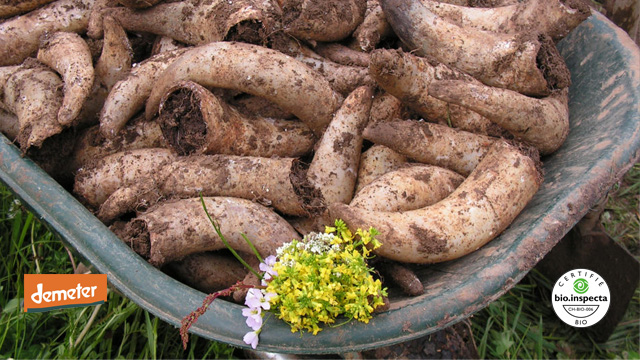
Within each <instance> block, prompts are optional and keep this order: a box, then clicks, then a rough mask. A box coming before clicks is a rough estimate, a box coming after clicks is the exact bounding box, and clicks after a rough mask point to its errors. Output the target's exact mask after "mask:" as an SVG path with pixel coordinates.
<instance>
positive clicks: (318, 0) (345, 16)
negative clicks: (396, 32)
mask: <svg viewBox="0 0 640 360" xmlns="http://www.w3.org/2000/svg"><path fill="white" fill-rule="evenodd" d="M366 10H367V2H366V0H283V1H282V13H283V19H282V23H283V28H284V31H285V32H286V33H288V34H290V35H293V36H294V37H296V38H298V39H300V40H312V41H327V42H330V41H339V40H342V39H344V38H346V37H347V36H349V35H350V34H351V33H352V32H353V31H354V30H355V29H356V27H357V26H358V25H360V23H361V22H362V20H363V19H364V14H365V11H366Z"/></svg>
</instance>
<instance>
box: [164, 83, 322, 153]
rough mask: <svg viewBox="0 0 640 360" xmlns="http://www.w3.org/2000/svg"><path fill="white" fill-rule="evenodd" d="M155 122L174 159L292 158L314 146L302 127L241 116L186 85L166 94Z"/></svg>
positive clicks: (296, 123)
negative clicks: (226, 156) (219, 156)
mask: <svg viewBox="0 0 640 360" xmlns="http://www.w3.org/2000/svg"><path fill="white" fill-rule="evenodd" d="M158 121H159V122H160V126H161V128H162V132H163V134H164V136H165V139H167V143H168V144H169V145H170V146H171V148H172V149H174V150H175V151H176V152H177V153H178V154H179V155H191V154H230V155H248V156H262V157H272V156H276V157H298V156H302V155H304V154H307V153H309V152H311V150H312V149H313V145H314V143H315V136H314V134H313V132H312V131H311V130H310V129H309V127H308V126H306V125H305V124H303V123H302V122H299V121H290V120H277V119H269V118H262V117H257V116H252V117H250V116H245V115H242V114H241V113H239V112H238V111H237V110H235V109H233V108H232V107H230V106H228V105H227V104H225V103H224V102H222V101H221V100H220V99H219V98H218V97H217V96H215V95H213V94H212V93H211V92H210V91H209V90H207V89H205V88H204V87H202V86H200V85H198V84H197V83H194V82H191V81H184V82H180V83H178V84H176V85H175V86H173V87H172V88H170V89H169V91H168V92H167V94H166V95H165V96H164V98H163V100H162V102H161V103H160V116H159V119H158Z"/></svg>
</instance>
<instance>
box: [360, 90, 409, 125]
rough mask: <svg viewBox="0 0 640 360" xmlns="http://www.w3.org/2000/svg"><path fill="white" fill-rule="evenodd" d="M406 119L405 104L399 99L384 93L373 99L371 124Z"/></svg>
mask: <svg viewBox="0 0 640 360" xmlns="http://www.w3.org/2000/svg"><path fill="white" fill-rule="evenodd" d="M404 117H405V109H404V104H403V103H402V101H400V99H398V98H397V97H395V96H393V95H391V94H389V93H387V92H382V93H379V94H377V95H375V97H374V98H373V103H372V104H371V115H370V116H369V124H375V123H377V122H381V121H382V122H384V121H391V120H395V119H403V118H404Z"/></svg>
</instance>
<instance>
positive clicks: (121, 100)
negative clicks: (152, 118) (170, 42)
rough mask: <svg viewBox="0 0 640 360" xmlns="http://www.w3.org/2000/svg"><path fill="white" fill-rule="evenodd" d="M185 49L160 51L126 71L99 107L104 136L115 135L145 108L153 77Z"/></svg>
mask: <svg viewBox="0 0 640 360" xmlns="http://www.w3.org/2000/svg"><path fill="white" fill-rule="evenodd" d="M185 51H187V49H178V50H174V51H170V52H165V53H161V54H158V55H155V56H152V57H150V58H149V59H147V60H145V61H143V62H141V63H140V64H136V65H134V66H133V68H132V69H131V72H130V73H129V75H128V76H127V77H126V78H125V79H123V80H122V81H120V82H118V83H116V84H115V86H114V87H113V89H112V90H111V92H109V95H108V96H107V99H106V100H105V102H104V106H103V107H102V110H101V111H100V133H101V134H102V135H103V136H104V137H105V138H113V137H115V136H117V134H118V132H119V131H120V129H122V128H123V127H124V126H125V124H126V123H127V121H129V119H131V118H132V117H133V116H134V115H135V114H136V113H138V112H139V111H140V110H142V109H144V104H145V101H146V100H147V97H149V94H151V90H152V89H153V87H154V86H155V84H156V80H157V79H158V77H160V75H161V74H162V71H164V69H166V68H167V67H168V66H169V65H170V64H171V63H172V62H173V61H175V60H176V59H177V58H178V57H179V56H180V55H182V54H183V53H184V52H185Z"/></svg>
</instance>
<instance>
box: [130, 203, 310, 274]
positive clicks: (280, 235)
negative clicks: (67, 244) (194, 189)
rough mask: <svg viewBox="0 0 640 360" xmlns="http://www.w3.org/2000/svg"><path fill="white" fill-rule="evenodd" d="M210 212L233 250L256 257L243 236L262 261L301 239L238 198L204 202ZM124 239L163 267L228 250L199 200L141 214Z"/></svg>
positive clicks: (272, 215) (265, 212) (263, 210)
mask: <svg viewBox="0 0 640 360" xmlns="http://www.w3.org/2000/svg"><path fill="white" fill-rule="evenodd" d="M203 199H204V202H205V204H206V207H207V211H208V212H209V214H210V215H211V217H212V218H214V219H216V221H218V222H219V224H220V230H221V233H222V234H223V235H224V237H225V239H226V240H227V241H228V242H229V244H230V245H231V247H232V248H234V249H235V250H237V251H242V252H245V253H252V250H251V248H249V245H248V244H247V242H246V241H245V240H244V239H243V238H242V236H241V234H245V235H246V236H247V238H249V239H250V240H251V242H252V243H253V245H254V246H255V247H256V249H257V250H258V253H260V255H261V256H262V257H266V256H268V255H272V254H273V255H275V252H276V249H277V248H278V247H280V246H281V245H282V244H284V243H285V242H289V241H291V240H293V239H299V235H298V233H297V232H296V231H295V230H294V229H293V228H292V227H291V225H289V224H288V223H287V222H286V221H284V219H282V218H281V217H280V216H278V215H277V214H276V213H275V212H273V211H272V210H270V209H268V208H266V207H264V206H262V205H260V204H256V203H254V202H251V201H249V200H244V199H238V198H233V197H207V198H203ZM119 235H120V237H121V238H122V239H123V240H124V241H125V242H126V243H128V244H138V245H134V246H132V247H133V248H134V249H135V248H140V243H141V244H148V249H149V252H148V253H143V254H140V255H142V256H143V257H144V258H148V260H149V263H151V264H152V265H154V266H161V265H163V264H166V263H168V262H170V261H175V260H179V259H182V258H184V257H185V256H187V255H190V254H195V253H199V252H203V251H213V250H219V249H224V248H225V245H224V244H223V242H222V240H220V238H219V237H218V235H217V234H216V232H215V230H214V228H213V226H212V225H211V223H210V222H209V220H208V219H207V217H206V214H205V212H204V209H203V208H202V204H201V203H200V199H199V198H194V199H184V200H179V201H175V202H167V203H164V204H161V205H159V206H158V207H156V208H153V209H150V210H149V211H147V212H145V213H143V214H140V215H138V216H137V217H136V218H135V219H133V220H132V221H131V222H130V223H128V224H127V225H126V226H125V228H124V229H123V232H122V233H121V234H119Z"/></svg>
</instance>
